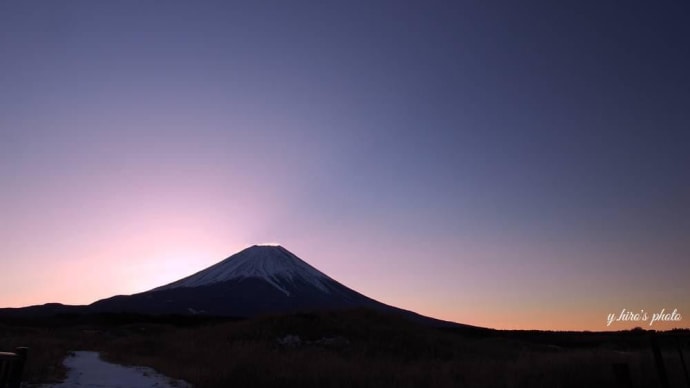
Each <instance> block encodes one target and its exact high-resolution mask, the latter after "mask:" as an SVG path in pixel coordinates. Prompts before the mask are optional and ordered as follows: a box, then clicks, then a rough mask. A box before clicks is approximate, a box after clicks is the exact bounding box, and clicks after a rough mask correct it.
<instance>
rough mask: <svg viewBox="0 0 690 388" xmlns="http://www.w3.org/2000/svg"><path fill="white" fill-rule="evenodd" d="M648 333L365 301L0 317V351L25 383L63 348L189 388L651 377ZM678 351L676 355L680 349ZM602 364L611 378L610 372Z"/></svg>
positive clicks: (60, 372) (56, 365) (552, 382)
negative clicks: (301, 308) (242, 311)
mask: <svg viewBox="0 0 690 388" xmlns="http://www.w3.org/2000/svg"><path fill="white" fill-rule="evenodd" d="M656 337H657V341H658V342H659V343H660V344H661V349H662V355H663V360H664V363H665V369H666V371H667V372H668V379H669V382H670V386H671V387H687V385H686V381H685V376H684V370H683V365H682V363H681V361H680V357H681V355H682V354H685V360H686V361H687V358H688V357H689V356H690V353H689V352H688V350H689V348H688V344H689V341H690V333H689V332H688V331H674V332H667V333H658V334H657V335H656ZM649 341H650V333H649V332H645V331H642V330H636V331H631V332H621V333H549V332H504V331H491V330H476V329H457V330H451V329H445V330H442V329H434V328H429V327H421V326H418V325H415V324H412V323H409V322H407V321H405V320H402V319H400V318H397V317H391V316H385V315H381V314H377V313H373V312H370V311H351V312H341V313H318V314H317V313H306V314H295V315H286V316H277V317H264V318H258V319H252V320H242V321H228V320H206V321H198V320H190V319H184V318H174V317H171V318H155V319H152V318H146V317H136V316H95V317H94V316H91V317H82V316H66V317H61V318H54V319H50V320H38V321H26V320H24V321H17V320H14V321H7V320H4V321H3V320H0V349H3V350H6V349H12V348H14V347H15V346H29V347H30V348H31V352H30V359H29V363H28V366H27V371H26V376H27V379H28V381H29V382H32V383H47V382H59V381H62V380H63V379H64V378H65V370H64V367H63V366H62V360H63V359H64V357H65V356H66V355H67V354H69V352H70V351H73V350H90V351H98V352H101V354H102V356H103V357H104V358H105V359H106V360H108V361H112V362H116V363H120V364H125V365H143V366H149V367H152V368H154V369H156V370H157V371H159V372H160V373H162V374H164V375H167V376H170V377H172V378H175V379H182V380H185V381H188V382H190V383H191V384H192V385H193V386H194V387H198V388H205V387H228V386H235V387H306V388H309V387H422V386H426V387H435V388H443V387H583V386H604V385H611V386H617V385H618V384H619V383H620V382H621V376H620V370H621V369H626V368H627V369H628V370H629V371H630V374H629V375H630V378H631V380H632V382H633V386H635V387H647V386H659V375H658V371H657V369H656V365H655V360H654V357H653V353H652V351H651V348H650V346H649V344H650V342H649ZM679 349H683V351H684V352H685V353H681V352H680V351H679ZM614 368H615V369H616V370H618V371H619V376H618V377H616V375H615V374H614Z"/></svg>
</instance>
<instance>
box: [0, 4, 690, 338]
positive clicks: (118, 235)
mask: <svg viewBox="0 0 690 388" xmlns="http://www.w3.org/2000/svg"><path fill="white" fill-rule="evenodd" d="M317 3H318V2H317ZM648 7H653V6H652V5H648ZM678 7H681V8H682V6H678ZM688 16H690V14H688V12H687V10H685V9H671V8H669V9H662V8H653V9H652V8H649V9H648V8H644V7H643V8H639V7H637V6H633V5H631V6H630V7H628V8H626V9H624V10H621V9H619V8H618V7H609V6H607V5H598V6H596V7H594V6H591V7H590V6H588V5H577V6H575V5H572V7H571V6H566V5H555V4H553V5H548V6H536V5H532V4H523V3H519V4H518V3H514V2H506V3H505V4H503V7H495V8H494V7H491V8H486V7H484V6H483V5H482V4H481V3H479V4H455V5H449V4H447V5H425V4H422V3H418V4H399V3H398V2H395V3H391V4H386V3H385V2H383V3H377V4H366V6H365V4H359V5H357V4H351V3H350V2H343V3H341V4H326V3H318V4H311V5H308V4H292V3H291V4H290V5H288V4H287V3H276V4H273V5H272V6H271V7H265V6H260V5H258V4H256V3H255V2H248V3H246V4H235V3H234V2H233V4H226V3H225V2H204V3H203V4H199V3H197V2H174V1H172V2H166V3H165V5H163V4H162V3H155V2H145V3H142V2H126V1H123V2H108V3H99V4H95V3H93V2H89V1H74V2H70V3H69V4H60V5H58V4H57V3H55V4H52V3H51V4H43V5H42V6H40V7H39V6H37V5H35V4H30V3H26V2H12V3H9V2H5V3H2V4H0V53H2V55H0V307H11V306H14V307H18V306H25V305H32V304H42V303H47V302H61V303H67V304H85V303H91V302H93V301H95V300H98V299H100V298H105V297H109V296H112V295H116V294H131V293H136V292H141V291H145V290H148V289H151V288H154V287H157V286H160V285H162V284H165V283H167V282H171V281H174V280H177V279H179V278H181V277H184V276H187V275H189V274H191V273H193V272H196V271H198V270H201V269H203V268H205V267H207V266H210V265H212V264H214V263H216V262H218V261H220V260H222V259H224V258H225V257H227V256H229V255H231V254H233V253H235V252H237V251H239V250H241V249H242V248H244V247H246V246H249V245H252V244H256V243H264V242H274V243H280V244H281V245H283V246H284V247H286V248H287V249H289V250H290V251H292V252H294V253H295V254H297V255H298V256H300V257H301V258H303V259H304V260H306V261H307V262H309V263H310V264H312V265H313V266H315V267H316V268H318V269H320V270H321V271H323V272H324V273H326V274H328V275H329V276H331V277H333V278H335V279H337V280H338V281H340V282H341V283H343V284H345V285H347V286H349V287H351V288H353V289H355V290H357V291H359V292H361V293H364V294H366V295H368V296H370V297H372V298H375V299H378V300H380V301H382V302H385V303H388V304H392V305H396V306H399V307H402V308H405V309H410V310H414V311H417V312H419V313H421V314H426V315H430V316H434V317H438V318H442V319H449V320H454V321H458V322H463V323H469V324H474V325H480V326H489V327H497V328H531V329H573V330H584V329H587V330H608V329H624V328H629V327H634V326H641V324H635V323H632V324H627V323H626V324H618V325H617V326H614V327H611V328H607V326H606V317H607V314H609V313H612V312H620V311H621V310H622V309H624V308H625V309H628V310H634V311H639V310H641V309H644V310H646V311H659V310H661V309H667V310H673V309H678V310H679V311H680V312H681V314H684V315H685V316H687V318H685V319H684V320H683V321H681V322H679V323H676V324H668V325H659V326H658V328H669V327H675V326H679V327H690V326H689V325H690V323H689V322H690V297H689V296H690V282H688V274H690V260H688V257H690V239H688V236H690V223H689V222H690V221H689V220H690V213H689V212H690V202H688V201H689V199H690V179H689V175H688V168H687V166H690V159H689V158H690V153H689V152H687V151H688V150H687V145H688V144H690V139H689V138H688V131H687V123H688V122H690V110H688V109H687V107H688V106H689V104H690V96H688V93H687V91H688V90H690V79H689V78H688V72H687V69H688V68H690V58H689V56H688V55H687V50H685V49H684V48H685V47H686V43H687V42H686V39H685V38H684V37H687V36H690V31H688V28H689V27H688V24H687V23H686V20H687V17H688ZM679 48H681V49H679Z"/></svg>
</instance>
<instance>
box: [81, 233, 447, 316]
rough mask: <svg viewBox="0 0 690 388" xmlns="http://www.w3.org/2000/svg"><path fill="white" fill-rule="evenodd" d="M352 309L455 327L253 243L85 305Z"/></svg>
mask: <svg viewBox="0 0 690 388" xmlns="http://www.w3.org/2000/svg"><path fill="white" fill-rule="evenodd" d="M351 308H370V309H374V310H378V311H384V312H392V313H397V314H403V315H406V316H408V317H409V318H412V319H413V320H417V321H423V322H426V323H432V324H434V325H446V324H447V325H455V324H452V323H450V322H445V321H440V320H436V319H433V318H428V317H424V316H421V315H418V314H416V313H413V312H410V311H406V310H402V309H399V308H396V307H392V306H388V305H386V304H383V303H381V302H378V301H376V300H374V299H371V298H369V297H367V296H365V295H362V294H360V293H358V292H356V291H354V290H352V289H350V288H348V287H346V286H344V285H342V284H340V283H339V282H337V281H335V280H334V279H332V278H330V277H329V276H327V275H325V274H324V273H322V272H320V271H318V270H317V269H316V268H314V267H312V266H311V265H309V264H307V263H306V262H304V261H303V260H301V259H300V258H298V257H297V256H295V255H294V254H292V253H291V252H290V251H288V250H287V249H285V248H283V247H281V246H257V245H255V246H252V247H250V248H247V249H245V250H243V251H241V252H239V253H237V254H235V255H233V256H230V257H229V258H227V259H225V260H223V261H221V262H219V263H217V264H215V265H213V266H211V267H208V268H206V269H204V270H202V271H200V272H197V273H195V274H193V275H191V276H188V277H186V278H183V279H181V280H178V281H175V282H172V283H170V284H167V285H164V286H161V287H158V288H154V289H152V290H150V291H147V292H143V293H139V294H134V295H128V296H115V297H112V298H108V299H103V300H100V301H97V302H95V303H93V304H92V305H90V309H92V310H93V311H95V312H136V313H145V314H203V315H219V316H233V317H253V316H257V315H264V314H277V313H288V312H296V311H309V310H340V309H351Z"/></svg>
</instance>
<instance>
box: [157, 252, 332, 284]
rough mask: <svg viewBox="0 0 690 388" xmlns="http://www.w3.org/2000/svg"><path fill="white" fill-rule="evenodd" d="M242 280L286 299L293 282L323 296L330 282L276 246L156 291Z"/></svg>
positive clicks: (240, 256)
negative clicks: (250, 280) (256, 282)
mask: <svg viewBox="0 0 690 388" xmlns="http://www.w3.org/2000/svg"><path fill="white" fill-rule="evenodd" d="M242 278H260V279H263V280H265V281H266V282H268V283H270V284H271V285H272V286H273V287H275V288H277V289H278V290H280V291H281V292H283V293H285V294H286V295H288V296H289V295H290V292H289V291H288V288H289V287H288V286H289V284H290V283H292V282H294V281H295V280H300V281H302V282H306V283H308V284H311V285H313V286H315V287H317V288H318V289H320V290H321V291H323V292H326V293H328V292H330V291H329V288H328V286H327V284H328V282H330V281H332V279H330V278H329V277H328V276H326V275H325V274H323V273H322V272H320V271H319V270H317V269H316V268H314V267H312V266H310V265H309V264H307V263H305V262H304V261H302V260H301V259H300V258H298V257H297V256H295V255H294V254H292V253H291V252H290V251H288V250H287V249H285V248H283V247H282V246H280V245H254V246H251V247H249V248H247V249H245V250H243V251H241V252H239V253H237V254H235V255H232V256H230V257H228V258H227V259H225V260H223V261H221V262H219V263H217V264H215V265H212V266H211V267H208V268H206V269H204V270H202V271H200V272H197V273H195V274H193V275H191V276H189V277H186V278H184V279H181V280H178V281H176V282H173V283H170V284H167V285H165V286H162V287H158V288H156V289H154V290H153V291H162V290H168V289H173V288H180V287H199V286H207V285H211V284H214V283H220V282H225V281H228V280H236V279H242Z"/></svg>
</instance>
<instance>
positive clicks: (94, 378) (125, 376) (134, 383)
mask: <svg viewBox="0 0 690 388" xmlns="http://www.w3.org/2000/svg"><path fill="white" fill-rule="evenodd" d="M64 365H65V367H67V368H68V369H69V371H68V375H67V380H65V381H64V382H62V383H61V384H57V385H43V386H42V388H81V387H94V388H152V387H156V388H191V385H189V384H188V383H186V382H184V381H181V380H173V379H170V378H168V377H166V376H163V375H161V374H159V373H157V372H156V371H154V370H153V369H151V368H146V367H139V366H135V367H130V366H122V365H117V364H111V363H109V362H105V361H103V360H101V359H100V357H99V355H98V353H97V352H86V351H79V352H74V355H73V356H69V357H67V358H65V361H64Z"/></svg>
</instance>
